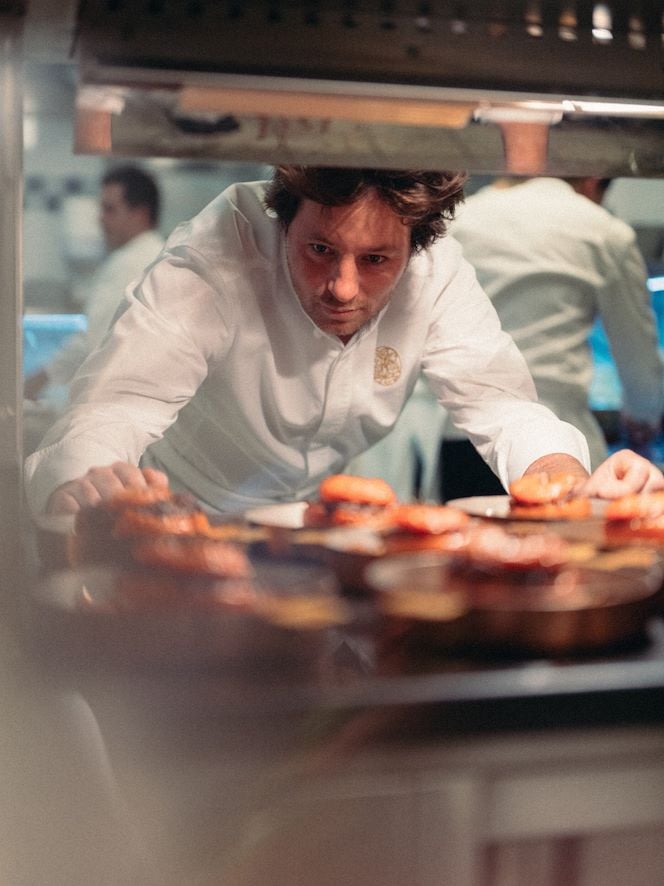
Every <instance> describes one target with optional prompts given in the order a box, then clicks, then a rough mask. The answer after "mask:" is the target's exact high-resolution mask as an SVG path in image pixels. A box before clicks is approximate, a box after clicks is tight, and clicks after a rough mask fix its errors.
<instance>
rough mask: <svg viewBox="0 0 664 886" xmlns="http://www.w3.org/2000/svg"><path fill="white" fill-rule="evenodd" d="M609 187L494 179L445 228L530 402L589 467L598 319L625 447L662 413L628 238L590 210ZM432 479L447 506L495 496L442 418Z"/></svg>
mask: <svg viewBox="0 0 664 886" xmlns="http://www.w3.org/2000/svg"><path fill="white" fill-rule="evenodd" d="M609 184H610V179H601V178H594V177H586V178H577V179H565V180H563V179H559V178H533V179H527V180H523V179H520V180H519V179H516V180H513V179H498V180H497V181H496V182H494V183H493V184H491V185H488V186H487V187H484V188H482V189H480V190H479V191H478V192H477V193H476V194H474V195H472V196H471V197H469V198H468V199H467V200H466V203H465V206H464V207H463V208H462V209H461V210H460V212H459V214H458V216H457V218H456V219H455V221H454V222H453V224H452V225H451V226H450V233H451V235H452V236H453V237H454V238H455V239H456V240H458V241H459V242H460V243H461V245H462V247H463V252H464V257H465V258H466V259H467V260H468V261H469V262H470V264H471V265H473V267H474V268H475V270H476V272H477V277H478V280H479V283H480V285H481V286H482V288H483V289H484V290H485V292H486V293H487V294H488V296H489V298H490V299H491V301H492V303H493V305H494V307H495V308H496V311H497V312H498V316H499V318H500V321H501V325H502V327H503V329H505V331H506V332H509V333H510V335H511V336H512V338H513V339H514V341H515V343H516V345H517V346H518V348H519V350H520V351H521V353H522V354H523V356H524V357H525V359H526V362H527V364H528V368H529V369H530V372H531V374H532V376H533V380H534V382H535V387H536V388H537V393H538V396H539V400H540V402H542V403H544V404H545V405H546V406H548V407H549V408H550V409H551V410H552V411H553V412H554V413H555V414H556V415H557V416H558V417H559V418H561V419H562V420H563V421H567V422H570V424H572V425H574V427H576V428H578V429H579V430H580V431H582V433H583V434H584V436H585V438H586V440H587V441H588V445H589V448H590V458H591V466H592V468H593V469H594V468H596V467H597V466H598V465H599V464H600V463H601V462H602V461H603V460H604V459H605V458H606V457H607V454H608V450H607V444H606V440H605V437H604V434H603V432H602V429H601V427H600V425H599V423H598V421H597V419H596V418H595V416H594V415H593V414H592V411H591V409H590V405H589V402H588V393H589V388H590V384H591V380H592V370H593V367H592V354H591V350H590V345H589V341H588V337H589V335H590V332H591V329H592V327H593V324H594V322H595V320H596V318H598V317H599V318H601V320H602V323H603V324H604V327H605V329H606V333H607V337H608V340H609V343H610V345H611V351H612V354H613V357H614V360H615V363H616V366H617V369H618V373H619V377H620V381H621V383H622V388H623V408H622V420H623V425H624V428H625V431H626V435H627V438H628V441H629V443H630V444H631V445H632V446H633V447H635V448H640V447H642V446H644V445H645V444H647V442H648V441H649V440H651V439H652V438H653V437H654V436H655V435H656V434H657V432H658V430H659V427H660V422H661V415H662V409H663V407H664V386H663V373H662V361H661V357H660V353H659V350H658V336H657V328H656V320H655V315H654V312H653V310H652V305H651V300H650V294H649V291H648V288H647V270H646V267H645V263H644V260H643V257H642V255H641V253H640V251H639V249H638V247H637V243H636V236H635V233H634V231H633V230H632V228H631V227H630V226H629V225H628V224H626V223H625V222H624V221H622V220H620V219H618V218H616V217H614V216H613V215H611V214H610V213H609V212H608V211H607V210H606V209H604V208H603V207H602V206H601V205H600V204H601V202H602V200H603V198H604V195H605V193H606V189H607V187H608V185H609ZM441 474H442V498H443V500H445V501H447V500H450V499H453V498H457V497H462V496H465V495H482V494H492V493H500V492H503V491H504V489H503V486H502V484H501V483H500V481H499V480H498V478H497V477H496V476H495V474H494V473H493V472H491V471H490V469H489V468H488V467H487V466H486V464H485V462H484V461H483V460H482V459H480V458H479V456H478V455H477V454H476V452H475V450H474V447H473V446H472V444H471V443H470V442H469V441H468V440H467V438H466V437H465V436H464V435H463V434H460V433H458V432H456V430H455V428H454V426H453V424H452V422H451V420H450V419H448V421H447V423H446V430H445V439H444V442H443V447H442V453H441Z"/></svg>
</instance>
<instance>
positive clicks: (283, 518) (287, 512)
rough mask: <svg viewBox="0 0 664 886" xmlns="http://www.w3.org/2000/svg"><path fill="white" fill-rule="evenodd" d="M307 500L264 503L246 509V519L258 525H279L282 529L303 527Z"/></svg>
mask: <svg viewBox="0 0 664 886" xmlns="http://www.w3.org/2000/svg"><path fill="white" fill-rule="evenodd" d="M307 507H308V502H306V501H291V502H284V503H283V504H278V505H264V506H263V507H259V508H250V509H249V510H248V511H245V513H244V516H245V519H246V520H248V521H249V523H255V524H257V525H258V526H278V527H280V528H281V529H302V528H303V526H304V512H305V511H306V509H307Z"/></svg>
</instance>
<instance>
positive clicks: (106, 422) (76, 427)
mask: <svg viewBox="0 0 664 886" xmlns="http://www.w3.org/2000/svg"><path fill="white" fill-rule="evenodd" d="M211 294H212V297H210V296H211ZM226 320H227V318H223V317H222V316H221V313H220V311H219V308H218V299H216V298H215V297H214V293H213V291H212V289H211V288H210V286H209V285H208V284H207V283H205V282H204V281H203V279H202V278H201V276H200V275H199V274H198V273H196V272H194V271H192V270H191V269H190V268H188V267H187V266H186V263H179V262H178V260H177V259H174V258H171V259H168V260H165V261H162V262H160V263H158V264H157V265H156V266H155V267H154V268H153V269H152V271H151V272H150V274H149V275H148V276H147V277H146V279H145V280H144V281H143V283H142V284H141V286H140V288H139V289H138V290H137V292H136V297H135V298H133V299H132V300H131V302H130V304H129V306H128V308H127V310H126V311H125V312H124V313H123V314H122V315H121V316H120V317H119V318H118V320H117V322H116V323H115V324H114V326H113V329H112V331H111V333H110V335H109V336H108V338H107V339H106V340H105V342H104V343H103V345H102V346H101V347H100V348H99V349H98V350H96V351H95V352H94V353H93V354H91V355H90V356H89V357H88V359H87V360H86V361H85V363H84V364H83V366H82V367H81V369H80V370H79V372H78V373H77V375H76V377H75V378H74V382H73V384H72V398H71V404H70V406H69V407H68V409H67V410H66V412H65V413H64V414H63V415H62V416H61V418H60V419H59V420H58V421H57V422H56V423H55V424H54V425H53V427H52V428H51V429H50V430H49V431H48V432H47V434H46V436H45V438H44V440H43V442H42V447H41V448H40V449H39V450H38V451H37V452H35V453H33V454H32V455H31V456H30V457H29V458H28V459H26V465H25V475H26V495H27V500H28V505H29V507H30V510H31V512H32V513H33V514H40V513H42V512H43V510H44V508H45V506H46V503H47V501H48V498H49V496H50V495H51V493H52V492H53V490H54V489H56V488H57V487H58V486H60V485H61V484H62V483H64V482H67V481H68V480H73V479H76V478H78V477H81V476H83V475H84V474H85V473H86V471H87V470H88V469H89V468H91V467H93V466H97V465H108V464H111V463H113V462H114V461H125V462H130V463H132V464H138V462H139V460H140V458H141V456H142V455H143V452H144V451H145V449H146V447H147V446H148V445H149V444H150V443H153V442H154V441H156V440H158V439H159V438H160V437H161V436H162V435H163V433H164V431H165V430H166V428H168V427H169V426H170V425H171V424H172V423H173V422H174V421H175V419H176V417H177V414H178V411H179V410H180V409H181V408H182V407H183V406H184V405H185V404H186V403H188V402H189V400H190V399H191V397H192V396H193V395H194V393H195V392H196V390H197V389H198V387H199V385H200V384H201V382H202V381H203V380H204V378H205V376H206V374H207V371H208V361H209V360H211V359H213V352H215V353H217V352H219V351H220V350H221V349H223V347H224V346H225V344H224V343H225V342H226V341H227V340H228V337H227V336H225V334H224V333H225V331H228V327H227V326H225V324H226Z"/></svg>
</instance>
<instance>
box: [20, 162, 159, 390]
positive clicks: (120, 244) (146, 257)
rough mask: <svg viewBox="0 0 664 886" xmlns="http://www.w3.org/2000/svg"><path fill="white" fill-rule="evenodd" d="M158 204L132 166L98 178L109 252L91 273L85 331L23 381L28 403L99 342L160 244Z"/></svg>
mask: <svg viewBox="0 0 664 886" xmlns="http://www.w3.org/2000/svg"><path fill="white" fill-rule="evenodd" d="M160 203H161V199H160V192H159V187H158V185H157V182H156V181H155V179H154V177H153V176H152V175H151V174H150V173H148V172H146V171H145V170H143V169H141V168H139V167H137V166H132V165H123V166H118V167H114V168H113V169H111V170H110V171H109V172H107V173H106V175H105V176H104V177H103V178H102V182H101V194H100V208H99V222H100V225H101V228H102V232H103V235H104V240H105V243H106V247H107V249H108V250H109V253H108V256H107V257H106V259H105V260H104V262H103V263H102V264H101V265H100V267H99V268H98V270H97V271H96V273H95V274H94V276H93V278H92V281H91V284H90V290H89V292H88V294H87V296H86V299H85V315H86V320H87V329H86V330H85V331H82V332H78V333H76V334H75V335H73V336H71V337H70V338H68V339H67V340H66V341H65V342H64V343H63V345H62V347H61V348H60V349H59V350H58V351H57V353H56V354H54V355H53V357H52V358H51V359H50V361H49V362H48V363H47V364H46V366H44V367H43V368H42V369H39V370H38V371H37V372H35V373H33V374H32V375H30V376H28V378H26V380H25V384H24V394H25V397H26V398H27V399H28V400H36V399H37V398H38V397H39V396H40V395H41V394H42V393H43V392H44V390H45V389H46V387H47V386H48V385H50V384H54V385H68V384H69V382H70V381H71V379H72V378H73V376H74V374H75V373H76V370H77V369H78V367H79V366H80V365H81V364H82V363H83V361H84V360H85V358H86V357H87V356H88V354H90V353H91V352H92V351H93V350H94V349H95V348H96V347H97V346H98V345H99V344H100V343H101V341H102V339H103V338H104V336H105V335H106V332H107V331H108V328H109V326H110V325H111V321H112V320H113V317H114V315H115V312H116V311H117V309H118V307H119V306H120V304H121V303H122V299H123V297H124V291H125V288H126V287H127V286H128V285H129V283H131V282H132V280H134V279H136V278H137V277H139V276H140V275H141V274H142V272H143V271H144V270H145V268H146V267H147V266H148V265H149V264H150V263H151V262H152V261H153V260H154V259H155V258H156V257H157V255H158V254H159V252H160V250H161V248H162V247H163V245H164V239H163V237H162V236H161V234H160V233H159V231H158V230H157V226H158V224H159V212H160Z"/></svg>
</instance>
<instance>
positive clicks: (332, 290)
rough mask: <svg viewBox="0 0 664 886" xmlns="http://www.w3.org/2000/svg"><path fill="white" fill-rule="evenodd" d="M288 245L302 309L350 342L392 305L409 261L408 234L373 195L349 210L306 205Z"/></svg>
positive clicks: (308, 202)
mask: <svg viewBox="0 0 664 886" xmlns="http://www.w3.org/2000/svg"><path fill="white" fill-rule="evenodd" d="M286 245H287V252H288V266H289V268H290V273H291V278H292V280H293V286H294V287H295V292H296V293H297V296H298V298H299V300H300V304H301V305H302V307H303V308H304V310H305V311H306V313H307V314H308V315H309V317H311V319H312V320H313V321H314V323H315V324H316V326H318V327H319V329H322V330H323V331H324V332H327V333H329V334H330V335H336V336H338V337H339V338H340V339H341V340H342V341H343V342H346V341H348V339H349V338H350V337H351V336H352V335H353V333H355V332H357V330H358V329H359V328H360V327H361V326H362V325H363V324H364V323H366V322H367V321H368V320H370V319H371V318H372V317H374V316H375V315H376V314H377V313H378V312H379V311H380V310H381V309H382V308H383V307H384V306H385V305H386V304H387V302H388V301H389V299H390V296H391V294H392V291H393V290H394V287H395V286H396V284H397V283H398V281H399V278H400V277H401V275H402V274H403V272H404V269H405V267H406V265H407V263H408V259H409V257H410V229H409V228H408V227H407V226H406V225H404V224H403V223H402V222H401V220H400V218H399V217H398V216H397V215H396V214H395V213H394V212H393V211H392V210H391V209H390V208H389V206H387V204H386V203H384V202H383V201H382V200H381V199H380V198H379V197H377V196H376V195H375V194H374V193H369V194H367V195H366V196H365V197H362V198H361V199H360V200H358V201H356V202H355V203H352V204H350V205H349V206H321V205H320V204H319V203H314V202H313V201H311V200H303V201H302V203H301V205H300V208H299V209H298V212H297V215H296V216H295V218H294V219H293V221H292V222H291V224H290V226H289V228H288V231H287V234H286Z"/></svg>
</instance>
